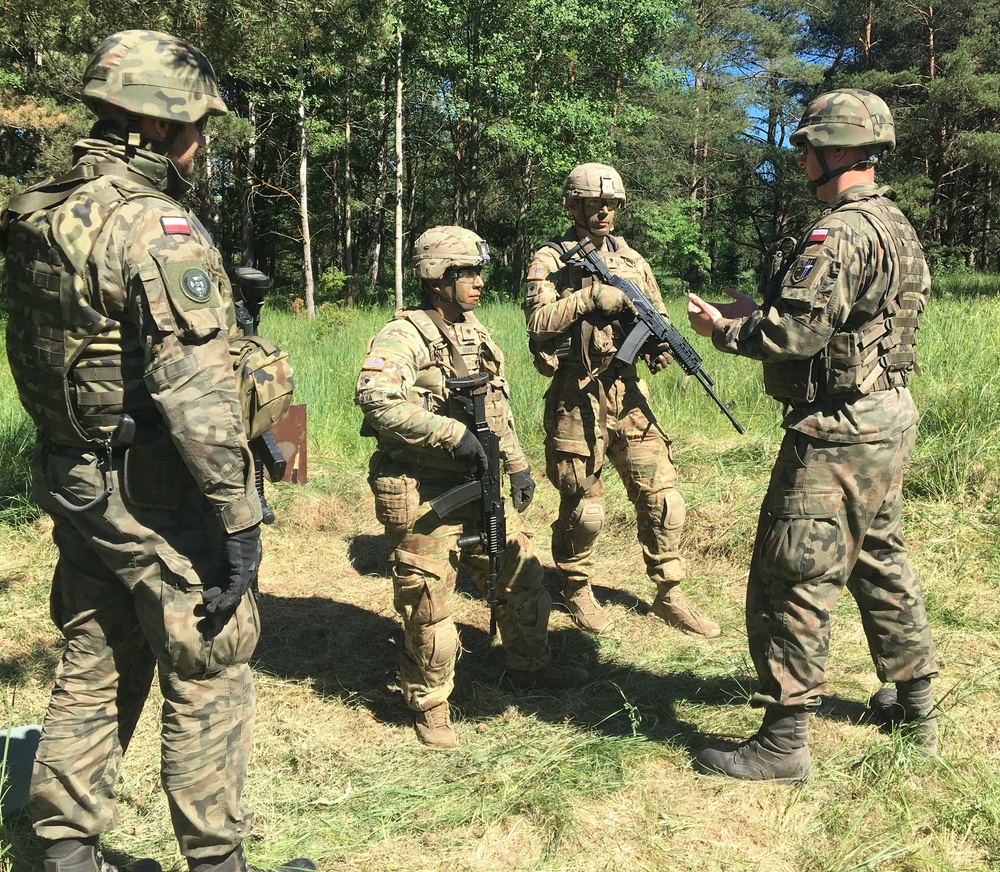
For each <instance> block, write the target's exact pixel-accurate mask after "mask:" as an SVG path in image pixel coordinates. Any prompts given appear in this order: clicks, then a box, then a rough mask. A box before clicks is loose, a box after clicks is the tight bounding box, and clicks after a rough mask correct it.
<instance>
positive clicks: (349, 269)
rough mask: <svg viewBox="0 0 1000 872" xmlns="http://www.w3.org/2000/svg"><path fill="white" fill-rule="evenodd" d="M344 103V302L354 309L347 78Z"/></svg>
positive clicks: (349, 99)
mask: <svg viewBox="0 0 1000 872" xmlns="http://www.w3.org/2000/svg"><path fill="white" fill-rule="evenodd" d="M346 90H347V98H346V100H345V101H344V103H345V105H344V191H343V200H344V262H343V263H344V265H343V270H344V274H345V275H346V276H347V278H346V279H345V281H344V302H345V304H346V305H347V308H348V309H353V308H354V242H353V237H352V228H351V77H350V76H348V78H347V86H346Z"/></svg>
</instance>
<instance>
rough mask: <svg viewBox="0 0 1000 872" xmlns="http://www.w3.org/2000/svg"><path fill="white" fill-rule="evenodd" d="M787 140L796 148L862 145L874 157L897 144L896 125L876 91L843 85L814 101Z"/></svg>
mask: <svg viewBox="0 0 1000 872" xmlns="http://www.w3.org/2000/svg"><path fill="white" fill-rule="evenodd" d="M789 141H790V142H791V144H792V145H794V146H796V147H800V146H803V145H811V146H812V147H813V148H864V149H866V150H867V151H868V154H869V155H870V156H872V157H874V156H876V155H879V154H881V153H882V152H885V151H891V150H892V149H893V147H894V146H895V145H896V127H895V125H894V124H893V121H892V113H891V112H890V111H889V107H888V106H886V104H885V101H884V100H883V99H882V98H881V97H879V96H878V94H873V93H872V92H871V91H858V90H854V89H851V88H843V89H841V90H839V91H830V92H828V93H826V94H821V95H820V96H819V97H817V98H816V99H815V100H813V101H812V102H811V103H810V104H809V105H808V106H807V107H806V111H805V114H804V115H803V116H802V120H801V121H800V122H799V126H798V127H797V128H796V129H795V132H794V133H793V134H792V135H791V136H790V137H789Z"/></svg>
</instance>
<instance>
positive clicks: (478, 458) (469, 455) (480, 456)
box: [451, 430, 487, 469]
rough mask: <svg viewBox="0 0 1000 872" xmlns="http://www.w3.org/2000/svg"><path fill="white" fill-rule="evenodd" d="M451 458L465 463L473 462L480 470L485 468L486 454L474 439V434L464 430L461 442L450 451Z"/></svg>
mask: <svg viewBox="0 0 1000 872" xmlns="http://www.w3.org/2000/svg"><path fill="white" fill-rule="evenodd" d="M451 456H452V457H454V458H455V460H464V461H466V462H467V463H472V462H473V461H475V462H476V464H478V466H479V468H480V469H485V468H486V463H487V461H486V452H485V451H484V450H483V446H482V444H481V443H480V441H479V440H478V439H477V438H476V434H475V433H473V432H472V431H471V430H466V431H465V433H463V434H462V440H461V441H460V442H459V443H458V445H456V446H455V447H454V448H452V449H451Z"/></svg>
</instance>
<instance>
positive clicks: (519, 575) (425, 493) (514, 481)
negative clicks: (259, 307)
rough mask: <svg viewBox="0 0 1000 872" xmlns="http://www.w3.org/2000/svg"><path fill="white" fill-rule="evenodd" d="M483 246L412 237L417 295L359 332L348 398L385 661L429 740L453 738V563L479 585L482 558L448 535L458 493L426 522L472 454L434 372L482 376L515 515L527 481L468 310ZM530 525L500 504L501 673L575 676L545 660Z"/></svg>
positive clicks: (556, 684)
mask: <svg viewBox="0 0 1000 872" xmlns="http://www.w3.org/2000/svg"><path fill="white" fill-rule="evenodd" d="M488 261H489V247H488V246H487V245H486V243H485V242H484V241H483V240H482V239H480V238H479V237H478V236H477V235H476V234H475V233H473V232H472V231H471V230H465V229H463V228H461V227H434V228H432V229H430V230H428V231H427V232H426V233H424V234H423V235H422V236H421V237H420V238H419V239H418V240H417V242H416V245H415V246H414V254H413V266H414V268H415V270H416V272H417V274H418V275H419V276H420V278H421V280H422V283H423V293H424V300H423V305H422V306H421V307H419V308H416V309H403V310H400V311H399V312H397V313H396V314H395V315H394V316H393V318H392V320H391V321H389V323H388V324H387V325H386V326H385V327H384V328H383V329H382V331H381V332H380V333H379V334H378V335H377V336H376V337H375V338H374V339H373V340H372V342H371V344H370V347H369V349H368V352H367V354H366V356H365V360H364V363H363V365H362V368H361V374H360V375H359V376H358V383H357V391H356V393H355V397H354V400H355V402H356V403H357V404H358V406H359V407H360V408H361V410H362V411H363V412H364V414H365V428H364V430H363V431H362V432H366V433H367V434H368V435H374V436H377V438H378V450H377V451H376V452H375V453H374V454H373V455H372V459H371V464H370V474H369V478H368V481H369V484H370V485H371V488H372V492H373V493H374V495H375V511H376V514H377V515H378V519H379V520H380V521H381V522H382V523H383V524H384V525H385V535H386V539H387V540H388V545H389V559H390V562H391V563H392V579H393V587H394V591H395V606H396V611H397V612H398V613H399V615H400V617H401V618H402V620H403V632H404V636H405V649H404V651H403V652H402V654H401V655H400V658H399V678H400V684H401V685H402V688H403V696H404V698H405V699H406V702H407V704H408V705H409V706H410V708H411V709H413V710H414V711H415V712H416V714H415V718H414V725H415V728H416V732H417V736H418V738H419V739H420V741H422V742H423V743H424V744H425V745H428V746H430V747H433V748H450V747H454V746H455V744H456V737H455V731H454V729H453V727H452V724H451V718H450V713H449V705H448V697H449V696H450V694H451V691H452V688H453V687H454V674H455V661H456V659H457V657H458V652H459V647H460V644H459V638H458V632H457V630H456V628H455V623H454V621H453V620H452V617H451V605H450V601H451V595H452V592H453V591H454V589H455V582H456V579H457V574H458V568H459V565H461V566H464V567H465V568H466V569H467V570H468V571H469V573H470V574H471V575H472V578H473V579H474V581H475V582H476V584H477V585H478V586H479V587H480V589H481V590H483V591H484V593H485V592H486V580H487V573H488V558H487V557H485V556H483V555H482V554H480V553H478V552H477V551H471V550H470V551H465V552H460V551H459V549H458V546H457V541H458V538H459V536H462V535H469V534H474V533H477V532H479V530H480V529H481V515H480V512H481V510H480V506H479V504H478V503H472V504H469V505H467V506H465V507H462V508H460V509H456V510H455V511H453V512H451V513H449V514H448V516H447V518H446V519H442V518H439V517H438V516H437V514H436V513H435V512H434V510H433V509H432V508H431V506H430V505H429V501H430V500H432V499H433V498H435V497H437V496H440V495H441V494H443V493H445V492H446V491H448V490H450V489H451V488H453V487H455V486H456V485H459V484H461V483H462V482H463V481H468V480H469V479H471V478H472V477H473V475H474V474H475V471H476V464H477V463H481V462H484V461H485V452H484V451H483V448H482V446H481V445H480V443H479V440H478V439H477V438H476V435H475V433H474V432H473V430H472V429H471V426H470V425H471V424H472V421H471V420H470V419H469V416H468V415H467V414H466V413H465V411H464V410H463V408H462V406H461V405H460V404H458V403H456V401H455V399H454V398H453V396H452V394H451V391H450V389H449V388H447V387H446V386H445V379H446V378H448V377H450V376H463V375H468V374H475V373H479V372H488V373H489V374H490V390H489V393H488V394H487V399H486V415H487V419H488V421H489V424H490V429H491V430H492V431H493V432H494V433H495V434H496V435H497V437H498V439H499V443H500V456H501V459H502V462H503V465H504V469H505V471H506V472H507V474H508V475H509V476H510V485H511V500H512V502H513V504H514V508H515V509H517V511H518V512H523V511H524V510H525V509H526V508H527V507H528V504H529V503H530V502H531V498H532V495H533V494H534V490H535V483H534V482H533V481H532V479H531V469H530V468H529V466H528V461H527V460H526V459H525V456H524V452H523V451H522V450H521V446H520V444H519V442H518V439H517V433H516V432H515V430H514V421H513V418H512V417H511V412H510V403H509V400H508V388H507V381H506V378H505V377H504V368H503V362H504V358H503V353H502V352H501V351H500V349H499V348H498V347H497V345H496V344H495V343H494V342H493V340H492V339H491V338H490V335H489V333H488V332H487V331H486V328H485V327H483V325H482V324H481V323H480V322H479V320H478V319H477V318H476V317H475V315H473V314H472V310H473V309H474V308H475V307H476V304H477V303H478V302H479V294H480V290H481V289H482V287H483V280H482V277H481V273H482V268H483V265H484V264H486V263H487V262H488ZM542 574H543V573H542V566H541V564H540V563H539V561H538V557H537V554H536V551H535V543H534V540H533V539H532V537H531V534H530V533H528V532H527V531H526V530H523V529H522V528H521V524H520V522H519V519H518V516H517V515H516V514H512V513H507V546H506V551H505V552H504V555H503V566H502V570H501V573H500V577H499V579H498V582H497V596H498V597H499V598H500V599H501V600H502V603H501V604H500V605H498V606H497V610H496V616H497V625H498V627H499V629H500V638H501V640H502V642H503V646H504V650H505V651H506V652H507V661H508V666H509V669H508V675H509V677H510V679H511V681H512V682H513V683H514V684H515V685H518V686H526V687H530V686H536V687H548V688H553V689H558V688H563V687H569V686H572V685H576V684H581V683H583V682H584V681H586V680H587V673H586V672H584V671H583V670H582V669H576V668H569V669H560V668H558V667H556V666H553V665H552V662H551V654H550V652H549V644H548V619H549V609H550V606H551V602H550V600H549V595H548V593H547V592H546V590H545V588H544V587H543V586H542Z"/></svg>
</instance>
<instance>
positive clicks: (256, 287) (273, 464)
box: [233, 266, 286, 524]
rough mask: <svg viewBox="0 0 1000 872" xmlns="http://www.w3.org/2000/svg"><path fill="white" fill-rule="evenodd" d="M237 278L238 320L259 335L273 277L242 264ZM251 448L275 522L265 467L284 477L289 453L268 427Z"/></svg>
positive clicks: (266, 509)
mask: <svg viewBox="0 0 1000 872" xmlns="http://www.w3.org/2000/svg"><path fill="white" fill-rule="evenodd" d="M233 275H234V277H235V279H236V281H235V282H234V283H233V284H234V285H235V287H236V290H237V291H238V294H239V302H238V303H237V306H236V323H237V324H239V325H240V327H241V328H242V330H243V334H244V335H245V336H257V335H258V334H257V328H258V327H259V326H260V310H261V307H262V306H263V305H264V295H265V294H266V293H267V291H268V288H270V287H271V279H270V277H269V276H268V275H266V274H265V273H262V272H261V271H260V270H259V269H254V268H253V267H249V266H240V267H237V268H236V269H235V270H234V271H233ZM250 450H251V451H252V452H253V459H254V464H253V466H254V484H255V485H256V487H257V496H258V497H260V507H261V510H262V511H263V514H264V517H263V522H264V523H265V524H273V523H274V510H273V509H272V508H271V507H270V506H269V505H268V504H267V500H266V499H265V498H264V468H265V467H266V468H267V475H268V478H270V480H271V481H281V479H282V478H284V475H285V463H286V461H285V455H284V454H282V453H281V448H279V447H278V440H277V439H275V438H274V436H273V435H271V431H270V430H267V431H265V432H264V433H261V434H260V436H258V437H257V438H256V439H252V440H251V441H250Z"/></svg>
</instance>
